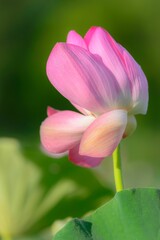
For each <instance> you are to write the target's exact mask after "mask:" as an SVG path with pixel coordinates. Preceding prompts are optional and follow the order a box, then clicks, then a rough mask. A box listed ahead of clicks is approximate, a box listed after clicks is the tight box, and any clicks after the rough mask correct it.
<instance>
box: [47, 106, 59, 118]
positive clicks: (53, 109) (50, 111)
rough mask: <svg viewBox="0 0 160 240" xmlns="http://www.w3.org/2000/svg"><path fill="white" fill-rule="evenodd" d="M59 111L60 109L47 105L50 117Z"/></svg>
mask: <svg viewBox="0 0 160 240" xmlns="http://www.w3.org/2000/svg"><path fill="white" fill-rule="evenodd" d="M57 112H59V110H57V109H55V108H52V107H50V106H48V107H47V116H48V117H49V116H51V115H53V114H55V113H57Z"/></svg>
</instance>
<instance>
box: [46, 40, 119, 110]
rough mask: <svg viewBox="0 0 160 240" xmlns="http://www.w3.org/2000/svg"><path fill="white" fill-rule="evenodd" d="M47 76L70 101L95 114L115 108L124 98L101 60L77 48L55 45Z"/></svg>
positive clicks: (67, 45) (48, 63) (60, 44)
mask: <svg viewBox="0 0 160 240" xmlns="http://www.w3.org/2000/svg"><path fill="white" fill-rule="evenodd" d="M47 75H48V78H49V80H50V81H51V83H52V84H53V86H54V87H55V88H56V89H57V90H58V91H59V92H60V93H61V94H62V95H63V96H64V97H66V98H67V99H68V100H69V101H70V102H72V103H73V104H77V105H78V106H80V107H82V108H85V109H87V110H89V111H91V112H94V113H98V114H99V113H104V112H106V111H108V110H110V109H112V108H113V107H115V106H116V104H117V102H118V100H119V99H120V98H121V96H120V95H121V91H120V89H119V86H118V83H117V81H116V80H115V78H114V76H113V74H112V73H111V72H110V71H109V70H108V69H107V68H106V67H105V65H104V64H103V62H102V61H99V59H97V58H96V57H95V56H94V55H93V54H91V53H89V52H88V51H86V50H85V49H82V48H80V47H78V46H74V45H70V44H63V43H58V44H56V46H55V47H54V48H53V50H52V52H51V54H50V56H49V59H48V62H47ZM117 99H118V100H117Z"/></svg>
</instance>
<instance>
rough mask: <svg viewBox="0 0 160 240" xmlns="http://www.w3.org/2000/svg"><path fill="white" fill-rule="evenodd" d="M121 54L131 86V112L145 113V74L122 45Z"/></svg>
mask: <svg viewBox="0 0 160 240" xmlns="http://www.w3.org/2000/svg"><path fill="white" fill-rule="evenodd" d="M120 47H121V50H122V55H123V59H124V61H125V68H126V72H127V74H128V78H129V81H130V83H131V88H132V109H131V113H132V114H138V113H141V114H146V112H147V108H148V83H147V79H146V76H145V74H144V72H143V70H142V69H141V67H140V66H139V64H138V63H137V62H136V61H135V60H134V59H133V57H132V56H131V55H130V54H129V52H127V50H126V49H124V48H123V47H122V46H120Z"/></svg>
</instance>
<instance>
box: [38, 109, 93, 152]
mask: <svg viewBox="0 0 160 240" xmlns="http://www.w3.org/2000/svg"><path fill="white" fill-rule="evenodd" d="M94 119H95V118H94V117H92V116H83V115H82V114H80V113H76V112H72V111H61V112H58V113H55V114H53V115H51V116H50V117H48V118H47V119H46V120H45V121H44V122H43V123H42V125H41V129H40V136H41V142H42V145H43V147H44V148H45V150H47V151H48V152H51V153H63V152H65V151H67V150H69V149H71V148H73V147H74V146H75V145H77V143H78V142H79V141H80V139H81V136H82V134H83V132H84V131H85V129H86V128H87V127H88V126H89V125H90V124H91V123H92V122H93V121H94Z"/></svg>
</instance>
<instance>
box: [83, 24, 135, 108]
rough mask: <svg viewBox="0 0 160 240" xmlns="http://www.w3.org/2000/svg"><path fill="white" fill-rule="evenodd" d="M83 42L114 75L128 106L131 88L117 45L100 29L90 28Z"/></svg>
mask: <svg viewBox="0 0 160 240" xmlns="http://www.w3.org/2000/svg"><path fill="white" fill-rule="evenodd" d="M84 39H85V41H86V42H87V44H88V48H89V50H90V52H91V53H93V54H97V55H99V56H101V58H102V60H103V63H104V64H105V65H106V67H107V68H109V69H110V71H111V72H112V73H113V74H114V76H115V78H116V80H117V81H118V83H119V86H120V88H121V90H122V92H123V98H124V104H125V105H126V104H127V105H128V106H129V105H130V101H131V86H130V82H129V80H128V75H127V73H126V71H125V68H124V66H123V65H124V64H123V61H124V60H123V57H122V55H121V51H120V50H119V45H118V44H117V43H116V42H115V40H114V39H113V38H112V37H111V36H110V35H109V33H108V32H107V31H105V30H104V29H103V28H101V27H92V28H91V29H90V30H89V31H88V32H87V34H86V35H85V38H84Z"/></svg>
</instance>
